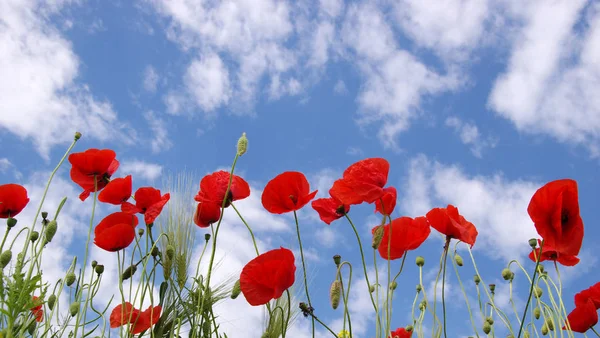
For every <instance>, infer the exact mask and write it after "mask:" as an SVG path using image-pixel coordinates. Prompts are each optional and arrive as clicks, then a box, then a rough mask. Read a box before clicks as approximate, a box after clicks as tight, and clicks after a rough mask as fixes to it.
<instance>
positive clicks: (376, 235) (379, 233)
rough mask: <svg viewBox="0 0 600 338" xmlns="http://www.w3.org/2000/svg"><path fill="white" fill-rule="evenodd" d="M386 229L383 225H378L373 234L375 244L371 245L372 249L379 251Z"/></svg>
mask: <svg viewBox="0 0 600 338" xmlns="http://www.w3.org/2000/svg"><path fill="white" fill-rule="evenodd" d="M383 233H384V228H383V226H382V225H378V226H377V227H376V228H375V232H374V233H373V242H372V243H371V247H372V248H373V249H376V250H377V249H378V248H379V244H381V239H382V238H383Z"/></svg>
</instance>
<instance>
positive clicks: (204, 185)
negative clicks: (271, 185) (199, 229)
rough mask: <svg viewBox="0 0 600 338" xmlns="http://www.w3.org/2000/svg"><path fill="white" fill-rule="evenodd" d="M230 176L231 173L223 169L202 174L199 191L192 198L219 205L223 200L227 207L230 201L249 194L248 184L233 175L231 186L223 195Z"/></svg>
mask: <svg viewBox="0 0 600 338" xmlns="http://www.w3.org/2000/svg"><path fill="white" fill-rule="evenodd" d="M230 177H231V174H230V173H228V172H226V171H223V170H221V171H217V172H214V173H212V174H210V175H206V176H204V178H202V181H200V191H198V194H197V195H196V196H195V197H194V199H195V200H196V201H198V202H210V203H215V204H218V205H219V206H221V205H222V204H223V201H224V200H225V207H228V206H229V205H230V204H231V202H233V201H237V200H241V199H244V198H246V197H248V196H250V186H249V185H248V183H247V182H246V181H244V179H243V178H241V177H239V176H237V175H233V178H231V186H230V188H229V192H228V193H227V196H225V193H226V192H227V186H228V185H229V178H230Z"/></svg>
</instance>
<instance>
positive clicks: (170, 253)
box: [167, 244, 175, 260]
mask: <svg viewBox="0 0 600 338" xmlns="http://www.w3.org/2000/svg"><path fill="white" fill-rule="evenodd" d="M174 256H175V248H174V247H173V246H172V245H171V244H169V245H167V258H169V259H170V260H173V257H174Z"/></svg>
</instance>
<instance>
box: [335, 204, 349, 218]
mask: <svg viewBox="0 0 600 338" xmlns="http://www.w3.org/2000/svg"><path fill="white" fill-rule="evenodd" d="M335 213H336V214H338V215H340V216H344V215H345V214H346V208H344V205H343V204H342V205H340V206H339V207H337V209H335Z"/></svg>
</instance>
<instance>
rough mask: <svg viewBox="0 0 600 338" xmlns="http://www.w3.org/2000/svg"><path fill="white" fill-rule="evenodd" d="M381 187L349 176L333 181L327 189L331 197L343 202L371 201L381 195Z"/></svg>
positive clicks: (358, 202)
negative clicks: (331, 185)
mask: <svg viewBox="0 0 600 338" xmlns="http://www.w3.org/2000/svg"><path fill="white" fill-rule="evenodd" d="M383 193H384V192H383V189H382V188H381V187H379V186H377V185H373V184H370V183H368V182H365V181H362V180H356V179H350V178H342V179H339V180H337V181H335V182H333V187H332V188H331V189H330V190H329V194H330V195H331V196H332V197H335V198H337V199H338V200H340V201H341V202H342V203H344V204H350V205H353V204H361V203H363V202H366V203H373V202H375V201H377V200H378V199H380V198H381V197H382V196H383Z"/></svg>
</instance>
